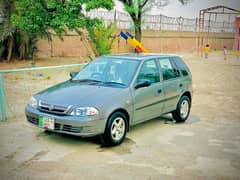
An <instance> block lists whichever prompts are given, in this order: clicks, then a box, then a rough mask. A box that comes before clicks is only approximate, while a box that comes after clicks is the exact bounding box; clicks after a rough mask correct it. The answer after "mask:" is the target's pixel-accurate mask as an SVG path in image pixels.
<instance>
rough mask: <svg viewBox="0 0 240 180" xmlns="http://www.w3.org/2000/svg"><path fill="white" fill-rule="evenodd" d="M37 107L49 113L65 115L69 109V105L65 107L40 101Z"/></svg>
mask: <svg viewBox="0 0 240 180" xmlns="http://www.w3.org/2000/svg"><path fill="white" fill-rule="evenodd" d="M38 108H39V110H40V111H43V112H47V113H50V114H58V115H66V114H67V113H68V111H69V110H70V109H71V106H68V107H65V106H59V105H52V104H48V103H45V102H42V101H40V102H39V106H38Z"/></svg>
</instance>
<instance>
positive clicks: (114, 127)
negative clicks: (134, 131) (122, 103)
mask: <svg viewBox="0 0 240 180" xmlns="http://www.w3.org/2000/svg"><path fill="white" fill-rule="evenodd" d="M126 133H127V118H126V116H125V115H124V114H123V113H121V112H115V113H113V114H112V115H111V116H110V118H109V119H108V122H107V125H106V128H105V132H104V134H103V135H102V139H103V143H104V144H105V145H107V146H115V145H118V144H121V143H122V142H123V140H124V138H125V136H126Z"/></svg>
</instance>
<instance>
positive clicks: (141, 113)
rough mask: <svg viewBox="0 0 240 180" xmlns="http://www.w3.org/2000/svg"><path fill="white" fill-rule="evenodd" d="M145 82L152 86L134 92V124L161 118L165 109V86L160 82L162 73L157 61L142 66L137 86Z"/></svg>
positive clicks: (147, 62)
mask: <svg viewBox="0 0 240 180" xmlns="http://www.w3.org/2000/svg"><path fill="white" fill-rule="evenodd" d="M145 80H149V81H150V82H151V85H150V86H148V87H143V88H139V89H134V91H133V99H134V118H133V119H134V120H133V124H137V123H140V122H143V121H146V120H148V119H151V118H154V117H157V116H159V115H160V114H161V111H162V108H163V103H162V100H163V99H164V95H163V90H162V88H163V87H162V86H163V85H162V82H160V73H159V69H158V66H157V64H156V62H155V60H147V61H145V62H144V63H143V64H142V67H141V69H140V71H139V74H138V76H137V79H136V82H135V84H137V83H139V82H141V81H145Z"/></svg>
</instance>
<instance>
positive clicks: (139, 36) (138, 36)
mask: <svg viewBox="0 0 240 180" xmlns="http://www.w3.org/2000/svg"><path fill="white" fill-rule="evenodd" d="M135 38H136V40H138V41H139V42H141V40H142V29H141V26H139V24H138V25H135Z"/></svg>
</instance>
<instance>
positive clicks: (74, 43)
mask: <svg viewBox="0 0 240 180" xmlns="http://www.w3.org/2000/svg"><path fill="white" fill-rule="evenodd" d="M130 33H132V32H130ZM116 34H118V32H117V33H116ZM132 34H133V33H132ZM204 36H205V38H204V44H206V43H208V44H210V47H211V49H223V46H227V48H228V49H232V47H233V43H234V34H232V33H209V34H208V35H207V34H205V35H204ZM142 43H143V44H144V46H145V47H146V48H147V49H149V50H150V52H163V53H168V52H179V51H181V52H182V51H183V52H184V51H185V52H193V51H197V49H198V48H197V47H198V33H195V32H177V31H154V30H147V31H143V35H142ZM87 46H88V45H86V42H85V41H83V40H82V38H81V36H78V35H74V34H71V35H67V36H64V37H63V41H62V40H59V39H58V37H56V36H53V41H52V42H48V41H47V40H44V39H41V40H39V42H38V49H39V52H38V56H40V57H41V56H54V57H55V56H64V57H85V56H88V55H89V54H90V53H91V52H89V48H87ZM121 52H133V48H132V47H130V45H127V44H126V41H125V40H123V39H122V38H119V40H117V39H116V41H115V42H114V44H113V53H121Z"/></svg>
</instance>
